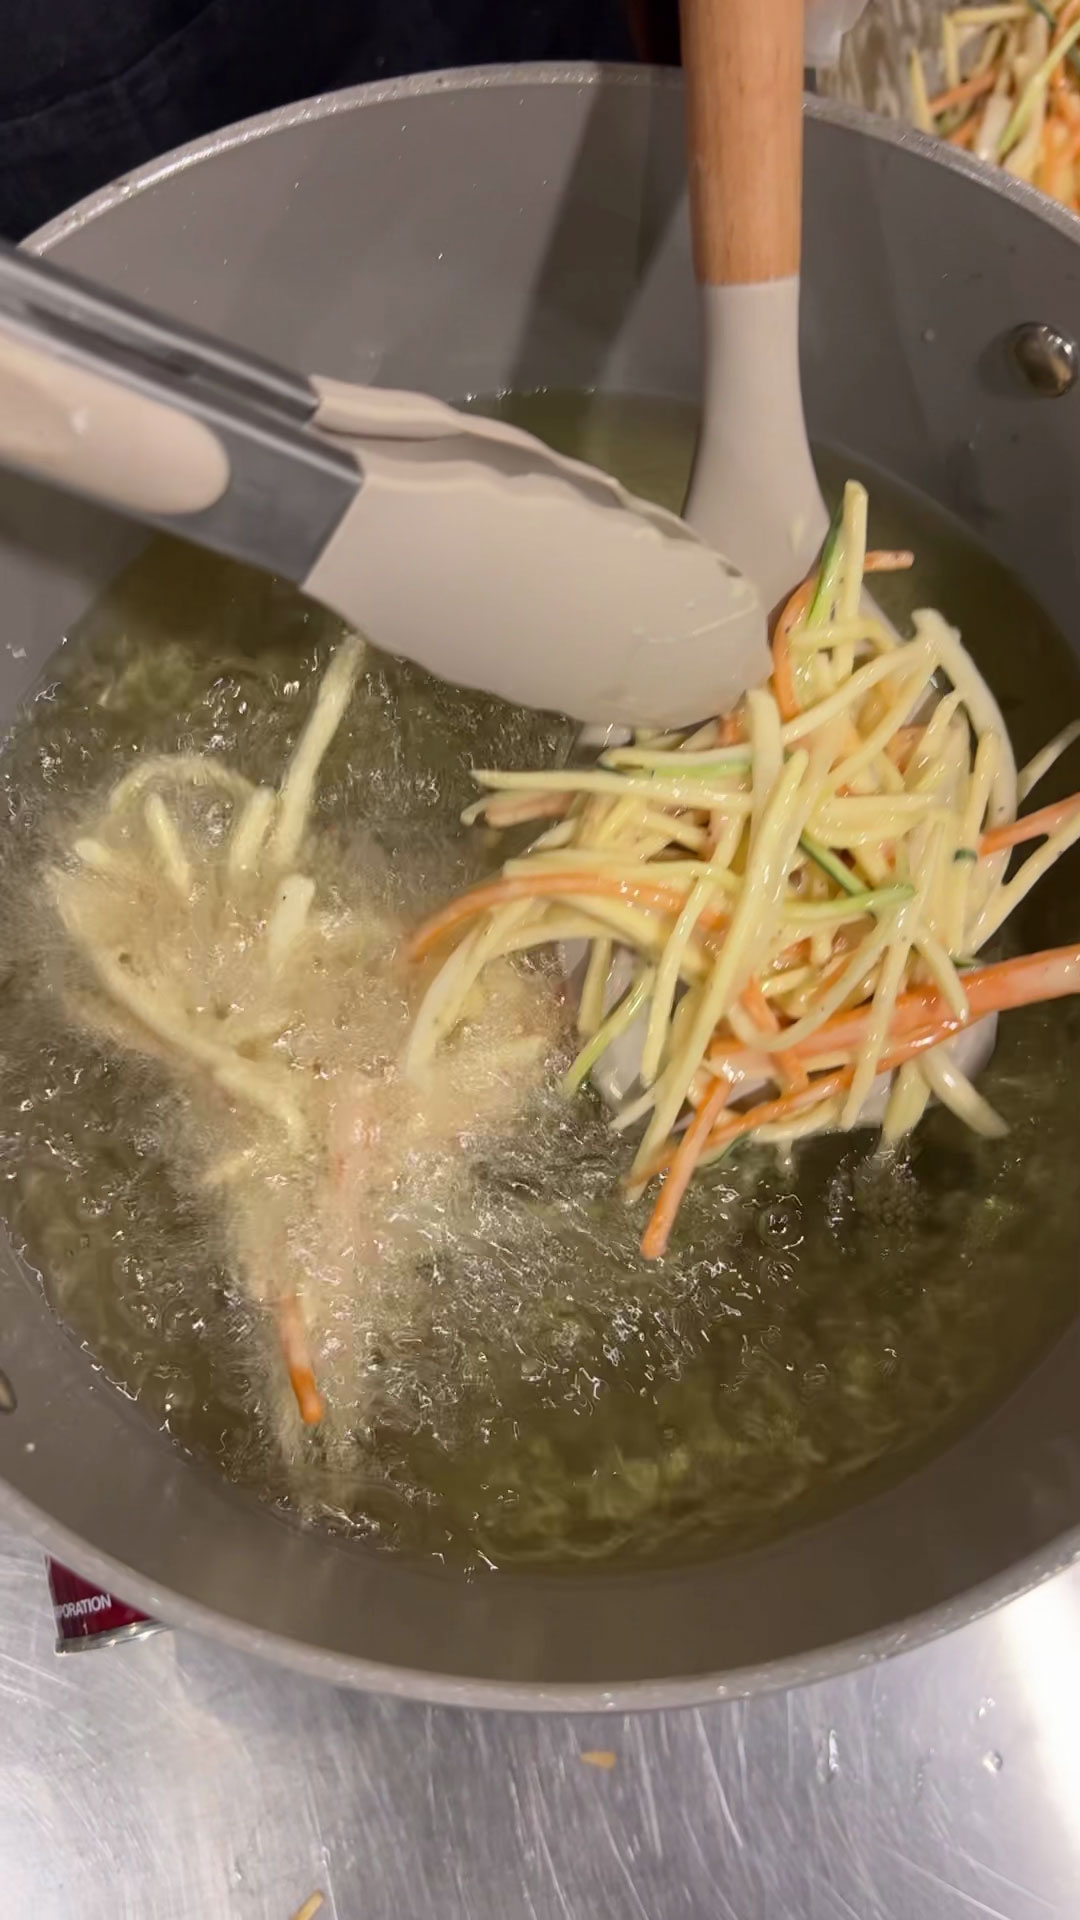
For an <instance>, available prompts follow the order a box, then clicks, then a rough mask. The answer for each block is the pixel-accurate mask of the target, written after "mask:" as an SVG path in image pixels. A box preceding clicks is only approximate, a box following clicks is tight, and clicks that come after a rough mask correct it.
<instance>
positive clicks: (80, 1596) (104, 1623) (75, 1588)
mask: <svg viewBox="0 0 1080 1920" xmlns="http://www.w3.org/2000/svg"><path fill="white" fill-rule="evenodd" d="M49 1590H50V1592H51V1593H52V1603H53V1613H54V1615H55V1617H56V1651H57V1653H73V1652H74V1651H75V1649H76V1648H77V1647H111V1646H115V1644H116V1642H117V1641H118V1640H138V1639H141V1638H142V1637H143V1635H145V1634H148V1633H156V1632H157V1631H158V1623H157V1621H156V1620H151V1619H150V1618H149V1616H148V1615H147V1614H145V1613H140V1612H139V1609H138V1608H137V1607H129V1606H128V1605H127V1602H126V1601H124V1600H117V1599H115V1598H114V1596H113V1595H112V1594H111V1593H103V1592H102V1590H101V1588H100V1587H92V1586H91V1585H90V1583H89V1581H87V1580H80V1578H79V1576H78V1574H77V1573H72V1571H71V1568H70V1567H62V1566H61V1565H60V1563H59V1561H58V1560H50V1561H49Z"/></svg>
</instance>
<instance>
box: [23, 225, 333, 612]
mask: <svg viewBox="0 0 1080 1920" xmlns="http://www.w3.org/2000/svg"><path fill="white" fill-rule="evenodd" d="M318 403H319V402H318V395H317V393H316V391H315V388H314V387H313V386H312V384H311V383H310V381H308V380H307V379H306V378H305V376H304V375H303V374H300V373H294V372H292V371H291V370H290V369H288V368H283V367H278V366H276V365H275V364H274V363H273V362H272V361H270V360H265V359H263V358H262V357H261V356H260V355H257V354H253V353H248V352H247V351H245V350H244V349H243V348H240V347H234V346H232V345H230V344H229V343H228V342H226V341H222V340H218V339H215V338H214V337H213V336H212V335H210V334H205V333H202V332H201V331H199V330H197V329H196V328H193V327H187V326H185V325H184V324H183V323H181V322H178V321H174V320H170V319H168V318H166V317H165V316H163V315H160V314H156V313H154V312H152V311H151V310H150V309H148V308H146V307H142V306H139V305H138V304H137V303H136V302H134V301H131V300H128V299H126V298H125V297H123V296H121V295H119V294H114V293H112V292H108V291H106V290H104V289H102V288H100V287H96V286H93V285H92V284H91V283H90V282H88V281H85V280H83V279H81V278H79V277H78V276H76V275H75V274H69V273H67V272H65V271H62V270H61V269H60V268H58V267H54V266H52V265H51V264H49V263H48V262H46V261H44V260H41V259H39V258H37V256H36V255H34V254H29V253H23V252H20V251H17V250H16V249H14V248H11V247H8V246H6V245H4V244H3V243H2V242H0V460H3V461H4V462H5V463H8V464H11V465H14V466H17V467H19V468H21V469H22V470H23V471H24V472H29V473H32V474H34V475H36V476H37V477H38V478H41V479H45V480H52V481H57V482H59V483H60V484H62V485H63V486H65V487H71V488H74V489H75V490H76V491H78V492H81V493H85V494H88V495H90V496H91V497H93V498H96V499H99V500H104V501H106V502H107V503H108V504H110V505H113V506H116V507H119V508H120V509H121V510H122V511H124V512H126V513H129V514H133V515H134V516H135V517H136V518H139V519H143V520H147V521H149V522H151V523H152V524H154V525H158V526H164V527H169V528H171V529H173V530H175V531H177V532H181V533H185V534H187V535H188V537H189V538H191V539H194V540H197V541H198V542H199V544H200V545H204V546H211V547H215V548H217V549H218V550H219V551H221V552H225V553H228V554H231V555H234V556H235V557H236V558H238V559H244V560H250V561H253V562H255V563H256V564H257V565H259V566H263V567H268V568H270V569H271V570H272V571H274V572H277V573H280V574H284V575H285V576H287V577H288V578H290V579H296V580H303V579H304V578H305V577H306V576H307V574H308V573H309V572H310V571H311V568H312V566H313V565H314V563H315V561H316V559H317V558H318V555H319V554H320V553H321V552H322V550H323V548H324V546H325V545H326V542H327V540H328V539H329V537H330V535H331V533H332V532H333V531H334V528H335V527H336V526H337V525H338V523H339V522H340V520H341V517H342V515H343V514H344V513H345V511H346V509H347V508H348V506H349V505H350V503H351V502H352V500H353V499H354V497H355V495H356V492H357V489H358V487H359V485H360V471H359V468H358V467H357V464H356V462H355V460H354V459H352V457H351V456H350V455H349V454H348V452H346V451H345V450H344V449H342V448H341V447H338V446H335V445H333V444H332V443H329V442H328V441H326V440H325V439H324V438H323V437H322V436H321V435H319V434H317V433H315V432H312V431H311V430H310V424H309V423H310V422H311V419H312V416H313V415H314V413H315V411H316V408H317V406H318Z"/></svg>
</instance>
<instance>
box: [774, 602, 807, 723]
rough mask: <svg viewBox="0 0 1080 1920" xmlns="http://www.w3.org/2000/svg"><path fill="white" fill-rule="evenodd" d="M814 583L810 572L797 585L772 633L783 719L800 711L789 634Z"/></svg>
mask: <svg viewBox="0 0 1080 1920" xmlns="http://www.w3.org/2000/svg"><path fill="white" fill-rule="evenodd" d="M816 587H817V575H816V574H811V575H810V578H809V579H808V580H803V581H802V582H801V584H800V585H799V586H797V587H796V589H795V591H794V593H793V594H792V595H791V598H790V600H788V601H787V602H786V604H785V605H784V607H783V608H782V609H781V612H780V617H779V619H778V620H777V622H776V631H775V633H774V634H773V643H772V659H773V692H774V693H775V695H776V704H777V706H778V707H779V709H780V718H781V719H782V720H794V719H795V717H796V715H797V714H799V713H800V712H801V708H800V706H799V701H798V696H797V695H796V692H795V674H794V670H793V668H792V665H791V635H792V633H793V631H794V629H795V627H796V625H797V624H798V622H799V621H800V620H801V619H802V617H803V615H804V614H805V613H806V610H807V608H808V607H809V605H810V602H811V600H812V599H813V597H814V592H815V590H816Z"/></svg>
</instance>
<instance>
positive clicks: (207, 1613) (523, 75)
mask: <svg viewBox="0 0 1080 1920" xmlns="http://www.w3.org/2000/svg"><path fill="white" fill-rule="evenodd" d="M552 85H555V86H564V87H578V88H584V87H592V86H604V87H638V88H655V87H663V88H672V89H681V87H682V75H681V73H680V72H679V70H678V69H676V68H663V67H649V66H645V65H637V66H635V65H619V64H600V63H591V62H588V63H569V64H567V63H561V62H536V63H531V64H530V63H522V64H516V65H494V66H480V67H466V68H461V69H449V70H442V71H438V72H433V73H423V74H413V75H406V76H403V77H401V78H398V79H393V80H388V81H374V82H370V83H368V84H366V85H362V86H356V87H350V88H345V89H343V90H341V91H340V92H335V93H327V94H319V95H315V96H313V97H312V98H310V99H307V100H300V101H296V102H293V103H291V104H289V105H287V106H283V107H276V108H273V109H271V110H270V111H269V112H266V113H262V114H258V115H254V116H252V117H251V118H250V119H247V120H241V121H237V122H236V123H234V124H233V125H230V126H228V127H224V128H221V129H219V130H217V131H216V132H213V133H210V134H205V135H203V136H202V137H201V138H199V139H197V140H193V141H190V142H188V143H187V144H186V145H185V146H182V147H177V148H174V149H173V150H172V151H170V152H169V153H167V154H164V155H162V156H159V157H158V158H157V159H155V160H152V161H149V162H147V164H146V165H145V166H142V167H139V168H137V169H135V170H134V171H133V172H131V173H128V174H124V175H121V176H120V177H119V178H118V179H117V180H114V181H111V182H110V183H109V184H108V185H106V186H104V187H101V188H99V189H98V190H97V191H96V192H94V193H91V194H88V195H87V196H86V197H85V198H84V199H82V200H80V201H78V202H77V203H76V204H75V205H74V206H73V207H71V208H69V209H68V210H67V211H66V212H64V213H62V214H59V215H58V216H57V217H56V218H55V219H54V220H51V221H49V222H48V223H47V224H46V225H45V226H43V227H39V228H38V229H37V230H36V231H35V232H34V233H32V234H30V235H29V236H27V238H26V239H25V240H24V241H23V242H22V245H23V246H24V247H26V248H28V249H29V250H31V251H33V252H35V253H42V254H47V253H49V252H50V251H51V250H52V249H53V248H54V247H56V246H58V245H59V244H60V243H61V242H63V241H65V240H67V239H69V238H70V237H71V236H73V235H74V234H77V233H78V232H80V231H81V230H82V229H83V228H84V227H86V226H88V225H89V224H90V223H91V222H92V221H94V220H96V219H97V218H98V216H99V215H101V214H104V213H107V212H109V211H110V210H111V209H112V208H114V207H116V206H118V205H120V204H122V203H123V202H125V201H127V200H129V199H131V198H132V196H133V195H135V194H139V193H142V192H144V191H146V190H147V189H148V188H151V187H153V186H155V185H156V184H158V183H159V182H161V181H163V180H166V179H169V178H171V177H172V176H173V175H174V174H178V173H183V172H185V171H186V170H187V169H188V168H189V167H193V166H197V165H199V164H200V163H201V162H203V161H205V160H208V159H212V158H213V157H214V156H215V155H217V154H220V153H225V152H228V151H230V150H231V149H233V148H235V147H242V146H246V145H248V144H249V143H250V142H252V141H254V140H258V139H262V138H263V137H264V136H265V135H267V134H272V133H276V132H280V131H283V130H286V129H289V128H293V127H298V126H303V125H306V124H308V123H311V122H318V121H320V120H328V119H330V118H332V117H333V116H335V115H336V114H339V113H349V112H353V111H355V110H356V109H358V108H360V107H365V106H377V105H380V104H381V103H383V102H387V101H400V102H408V101H410V100H418V99H423V98H426V97H428V96H429V95H432V94H437V93H442V92H470V91H473V90H479V89H488V88H496V87H502V88H515V87H517V88H523V87H529V88H532V87H536V86H552ZM805 112H806V116H807V118H808V119H810V120H817V121H823V122H825V123H827V124H829V125H832V126H835V127H839V128H842V129H848V130H850V131H852V132H858V133H860V134H862V135H863V136H864V137H867V138H869V139H871V140H875V141H877V142H879V143H881V145H882V146H886V147H900V148H904V149H906V150H908V151H911V152H914V153H916V154H918V155H920V156H921V157H923V158H925V159H928V160H931V161H932V162H933V163H934V164H935V165H938V166H944V167H947V168H949V169H951V170H952V171H953V172H954V173H959V174H962V175H964V176H966V177H967V178H969V179H970V180H972V181H973V182H975V183H977V184H978V185H979V186H981V187H982V188H983V189H988V190H990V191H992V192H994V193H997V194H999V195H1001V197H1002V198H1004V199H1005V200H1007V201H1011V202H1013V203H1014V204H1016V205H1018V206H1020V207H1022V208H1023V209H1024V210H1025V211H1026V212H1027V213H1029V214H1032V215H1034V216H1035V217H1036V218H1037V219H1039V220H1040V221H1041V222H1043V223H1044V224H1045V225H1047V226H1049V227H1052V228H1054V229H1056V230H1057V231H1058V232H1060V233H1062V234H1063V235H1065V236H1066V237H1068V238H1070V239H1071V240H1073V241H1074V242H1075V241H1080V219H1078V218H1077V216H1075V215H1073V214H1071V213H1069V212H1068V211H1067V210H1066V209H1065V208H1064V207H1061V206H1059V205H1058V204H1057V202H1055V201H1051V200H1049V199H1048V198H1047V197H1046V196H1045V195H1044V194H1042V193H1040V192H1039V191H1038V190H1037V189H1036V188H1034V187H1032V186H1029V185H1028V184H1027V183H1026V182H1024V181H1021V180H1017V179H1015V178H1014V177H1013V176H1012V175H1009V174H1006V173H1004V172H1003V171H1002V170H1001V169H1000V168H997V167H992V166H990V165H988V164H987V163H985V162H983V161H979V160H976V159H974V158H973V157H972V156H971V155H969V154H967V153H965V152H963V151H962V150H960V149H958V148H955V147H950V146H948V145H947V144H946V143H945V142H943V141H941V140H938V139H937V138H935V137H934V136H933V135H932V134H925V133H922V132H920V131H919V130H918V129H916V128H911V127H907V126H905V125H903V124H902V123H900V122H896V121H892V120H887V119H884V118H882V117H881V116H878V115H875V114H871V113H868V112H867V111H866V110H865V109H863V108H861V107H857V106H853V105H851V104H849V103H848V102H846V101H837V100H832V99H826V98H823V97H821V96H818V95H808V96H807V98H806V101H805ZM0 1518H2V1519H3V1520H4V1521H5V1522H7V1523H9V1524H11V1525H12V1526H13V1527H16V1528H18V1529H20V1530H21V1531H23V1532H24V1533H26V1534H29V1535H30V1536H31V1537H33V1538H34V1539H36V1540H37V1541H38V1542H39V1543H40V1545H41V1546H42V1548H43V1549H44V1550H45V1551H46V1552H47V1553H49V1554H51V1555H53V1556H55V1557H56V1558H57V1559H59V1560H62V1561H64V1562H67V1563H71V1564H74V1565H75V1566H77V1567H78V1569H79V1571H80V1573H82V1574H83V1576H84V1577H88V1578H90V1579H92V1580H95V1581H98V1582H99V1583H100V1584H101V1586H102V1587H103V1588H104V1589H106V1590H108V1591H112V1592H116V1593H118V1594H119V1595H120V1596H121V1597H122V1598H123V1599H125V1600H127V1601H129V1602H130V1603H131V1604H133V1605H135V1606H137V1607H140V1608H141V1609H143V1610H144V1611H145V1612H146V1613H148V1614H149V1615H150V1616H151V1617H153V1618H155V1619H160V1620H161V1621H162V1622H163V1623H164V1624H166V1625H169V1626H172V1627H177V1628H181V1629H185V1630H189V1631H191V1632H194V1633H199V1634H205V1635H206V1636H208V1637H210V1638H214V1639H217V1640H219V1641H222V1642H224V1643H225V1644H226V1645H228V1646H230V1647H232V1648H235V1649H236V1650H237V1651H238V1652H242V1653H247V1654H256V1655H259V1656H261V1657H264V1658H269V1659H273V1660H274V1661H275V1662H276V1663H278V1664H284V1665H286V1666H288V1667H291V1668H292V1669H293V1670H294V1671H296V1672H299V1673H303V1674H306V1675H308V1676H310V1677H311V1678H313V1679H318V1680H324V1681H328V1682H330V1683H331V1684H333V1685H337V1686H349V1687H353V1688H359V1689H362V1690H366V1691H371V1692H378V1693H383V1694H388V1695H391V1696H395V1697H397V1698H402V1699H412V1700H418V1701H424V1702H429V1703H432V1704H436V1705H440V1706H472V1707H486V1708H497V1709H501V1710H506V1711H515V1710H516V1711H521V1710H528V1711H532V1712H538V1711H541V1712H580V1713H584V1712H589V1713H595V1712H597V1711H608V1712H624V1711H628V1710H641V1709H661V1708H668V1707H681V1706H700V1705H703V1704H705V1703H707V1702H709V1701H713V1700H720V1699H739V1698H745V1697H747V1696H749V1695H752V1694H756V1693H763V1692H773V1691H777V1690H780V1689H782V1688H787V1687H791V1686H802V1685H807V1684H810V1683H813V1682H817V1681H824V1680H828V1679H831V1678H833V1677H835V1676H837V1675H840V1674H843V1673H846V1672H850V1671H852V1670H854V1669H856V1668H859V1667H863V1666H866V1665H869V1664H870V1663H871V1662H874V1661H877V1660H881V1659H888V1658H890V1657H892V1656H893V1655H895V1654H897V1653H901V1652H905V1651H908V1650H910V1649H913V1648H915V1647H917V1646H922V1645H925V1644H927V1643H929V1642H930V1641H932V1640H935V1639H938V1638H940V1637H941V1636H943V1635H944V1634H946V1633H949V1632H952V1631H953V1629H954V1628H956V1627H960V1626H966V1625H968V1624H969V1623H971V1622H973V1621H975V1620H977V1619H979V1618H980V1617H981V1616H982V1615H984V1614H986V1613H988V1612H990V1611H992V1610H993V1609H994V1608H996V1607H999V1606H1002V1605H1004V1604H1005V1603H1006V1602H1007V1601H1010V1600H1013V1599H1016V1598H1018V1597H1019V1596H1020V1595H1022V1594H1023V1593H1026V1592H1028V1591H1030V1590H1031V1589H1032V1588H1033V1587H1035V1586H1037V1585H1039V1584H1040V1583H1041V1582H1042V1581H1044V1580H1047V1579H1049V1578H1050V1577H1051V1576H1052V1575H1054V1574H1056V1573H1059V1572H1061V1571H1063V1569H1064V1568H1065V1567H1067V1566H1068V1565H1069V1564H1070V1563H1071V1562H1072V1561H1074V1560H1076V1559H1077V1558H1080V1525H1077V1526H1075V1527H1072V1528H1068V1529H1066V1530H1064V1531H1063V1532H1062V1533H1061V1534H1059V1535H1058V1536H1057V1538H1056V1539H1055V1540H1054V1541H1053V1543H1052V1544H1051V1545H1050V1546H1048V1547H1044V1548H1041V1549H1039V1550H1037V1551H1036V1552H1034V1553H1032V1554H1030V1555H1027V1556H1026V1557H1025V1558H1023V1559H1021V1560H1019V1561H1017V1562H1015V1563H1013V1564H1012V1565H1011V1566H1009V1567H1007V1568H1006V1569H1005V1570H1004V1571H1003V1572H1001V1573H999V1574H997V1575H995V1576H993V1577H992V1578H990V1579H988V1580H985V1581H982V1582H981V1583H979V1584H978V1585H976V1586H974V1587H971V1588H969V1589H968V1590H967V1591H966V1592H965V1593H963V1594H962V1595H961V1596H959V1597H957V1598H955V1599H953V1600H948V1601H944V1602H942V1603H941V1604H939V1605H937V1606H935V1607H931V1608H928V1609H926V1610H925V1611H924V1612H921V1613H918V1614H915V1615H912V1616H909V1617H908V1618H906V1619H904V1620H901V1621H899V1622H897V1623H896V1624H895V1625H893V1626H889V1627H886V1628H878V1629H876V1630H874V1631H871V1632H869V1633H867V1634H864V1635H859V1636H856V1637H854V1638H849V1639H846V1640H841V1641H837V1642H835V1643H833V1644H830V1645H828V1646H823V1647H821V1648H818V1649H815V1650H814V1651H813V1652H812V1653H810V1654H804V1655H792V1656H790V1657H788V1658H786V1659H778V1660H775V1661H771V1662H769V1663H768V1664H766V1665H761V1666H755V1667H743V1668H736V1669H733V1670H729V1671H727V1672H725V1673H715V1674H708V1673H702V1674H698V1675H696V1676H694V1677H693V1678H690V1679H686V1680H665V1681H629V1682H624V1683H621V1684H616V1685H614V1686H612V1687H606V1688H605V1687H598V1686H596V1685H594V1684H574V1685H567V1686H551V1685H547V1684H545V1683H544V1682H539V1681H528V1682H506V1681H497V1680H484V1679H466V1678H451V1677H449V1676H445V1675H439V1674H438V1673H437V1672H434V1671H431V1670H428V1669H425V1668H417V1667H399V1666H391V1665H389V1664H387V1663H383V1662H377V1661H371V1660H365V1659H363V1658H362V1657H360V1656H355V1655H346V1654H337V1653H332V1652H330V1651H328V1650H324V1649H319V1648H316V1647H312V1646H308V1645H305V1644H304V1643H303V1642H301V1641H298V1640H294V1639H291V1638H287V1637H285V1636H284V1635H280V1634H275V1633H272V1632H269V1631H267V1630H266V1629H264V1628H259V1627H254V1626H251V1625H248V1624H246V1623H244V1622H242V1621H240V1620H237V1619H234V1618H231V1617H230V1616H229V1615H227V1614H224V1613H221V1612H219V1611H217V1610H216V1609H214V1608H211V1607H208V1606H205V1605H203V1604H202V1603H201V1602H198V1601H194V1600H189V1599H185V1598H184V1597H182V1596H181V1595H179V1594H177V1593H175V1592H173V1591H172V1590H171V1589H169V1588H165V1587H159V1586H157V1585H156V1584H155V1583H154V1582H153V1581H152V1580H149V1579H146V1578H144V1577H143V1576H142V1575H141V1574H140V1573H139V1572H138V1571H137V1570H136V1569H134V1568H130V1567H128V1566H126V1565H125V1564H124V1563H123V1562H121V1561H119V1560H115V1559H113V1558H111V1557H110V1556H109V1555H107V1554H104V1553H101V1552H99V1551H98V1549H97V1548H95V1547H94V1546H93V1545H92V1544H91V1543H89V1542H87V1541H84V1540H83V1539H82V1538H81V1537H80V1536H79V1535H78V1534H76V1533H73V1532H72V1531H70V1530H69V1529H68V1528H66V1527H63V1526H61V1525H59V1524H58V1523H56V1522H55V1521H53V1520H51V1519H50V1518H49V1517H48V1515H47V1514H45V1513H44V1512H43V1511H42V1510H41V1509H39V1508H37V1507H35V1506H34V1505H33V1504H32V1503H31V1502H30V1501H28V1500H26V1499H24V1498H23V1497H22V1496H21V1495H19V1494H16V1493H15V1492H14V1491H13V1489H12V1488H11V1487H9V1486H7V1485H6V1484H4V1483H3V1482H0Z"/></svg>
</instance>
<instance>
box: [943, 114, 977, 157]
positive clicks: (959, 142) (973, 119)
mask: <svg viewBox="0 0 1080 1920" xmlns="http://www.w3.org/2000/svg"><path fill="white" fill-rule="evenodd" d="M978 123H979V116H978V114H977V113H973V114H971V115H970V116H969V118H968V119H967V120H965V121H964V124H963V126H960V127H954V128H953V130H952V132H951V133H947V134H946V135H945V138H946V141H947V143H948V145H949V146H950V147H963V148H964V149H965V150H966V149H967V148H969V147H973V146H974V144H975V134H976V131H977V128H978Z"/></svg>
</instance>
